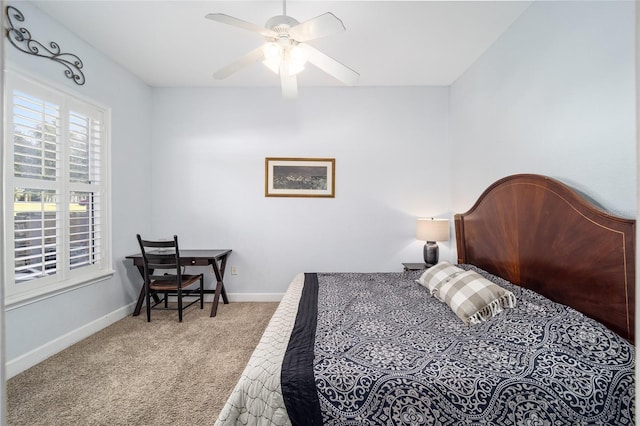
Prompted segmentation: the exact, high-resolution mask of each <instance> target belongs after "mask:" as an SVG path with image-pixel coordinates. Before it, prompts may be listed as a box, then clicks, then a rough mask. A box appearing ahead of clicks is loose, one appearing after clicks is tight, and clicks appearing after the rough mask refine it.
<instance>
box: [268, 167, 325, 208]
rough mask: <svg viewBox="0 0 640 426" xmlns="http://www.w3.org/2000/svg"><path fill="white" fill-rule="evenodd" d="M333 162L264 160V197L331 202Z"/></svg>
mask: <svg viewBox="0 0 640 426" xmlns="http://www.w3.org/2000/svg"><path fill="white" fill-rule="evenodd" d="M335 164H336V160H335V158H287V157H284V158H283V157H267V158H265V177H264V195H265V197H321V198H334V197H335V190H336V180H335V173H336V168H335Z"/></svg>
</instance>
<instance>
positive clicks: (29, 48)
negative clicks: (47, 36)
mask: <svg viewBox="0 0 640 426" xmlns="http://www.w3.org/2000/svg"><path fill="white" fill-rule="evenodd" d="M7 20H8V25H7V38H8V39H9V42H11V44H13V45H14V46H15V47H16V48H17V49H18V50H20V51H21V52H24V53H28V54H30V55H35V56H40V57H42V58H47V59H51V60H52V61H56V62H58V63H59V64H62V65H63V66H64V67H65V68H66V69H65V71H64V75H65V76H66V77H67V78H70V79H72V80H73V82H74V83H76V84H78V85H80V86H82V85H83V84H84V74H83V73H82V67H83V66H84V64H83V63H82V60H80V58H79V57H77V56H76V55H74V54H72V53H61V52H60V46H58V43H56V42H55V41H52V42H51V43H49V47H47V46H45V45H44V44H42V43H40V42H39V41H37V40H34V39H32V38H31V33H30V32H29V30H27V29H26V28H24V27H22V28H19V27H18V26H17V25H15V24H16V23H18V22H24V15H23V14H22V12H20V11H19V10H18V9H16V8H15V7H13V6H7Z"/></svg>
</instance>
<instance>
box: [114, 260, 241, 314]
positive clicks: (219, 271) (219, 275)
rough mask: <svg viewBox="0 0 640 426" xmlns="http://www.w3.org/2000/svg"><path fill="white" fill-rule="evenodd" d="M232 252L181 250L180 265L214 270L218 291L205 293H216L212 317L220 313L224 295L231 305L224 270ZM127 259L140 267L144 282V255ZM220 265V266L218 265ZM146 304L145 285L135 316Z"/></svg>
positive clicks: (225, 301) (224, 300)
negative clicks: (209, 267)
mask: <svg viewBox="0 0 640 426" xmlns="http://www.w3.org/2000/svg"><path fill="white" fill-rule="evenodd" d="M230 253H231V250H208V249H207V250H180V264H181V265H183V266H209V265H211V268H212V269H213V273H214V274H215V276H216V289H215V290H205V291H204V292H205V293H209V294H210V293H214V294H215V296H214V297H213V304H212V305H211V315H210V316H212V317H215V316H216V312H217V311H218V302H219V301H220V296H221V295H222V302H223V303H224V304H227V303H229V299H228V298H227V292H226V290H225V289H224V282H223V278H224V270H225V268H226V266H227V257H229V254H230ZM126 259H131V260H133V264H134V265H135V266H137V267H138V271H140V276H142V277H143V280H144V261H143V260H142V254H140V253H138V254H132V255H129V256H127V257H126ZM218 264H219V265H218ZM143 303H144V284H143V285H142V290H140V296H138V303H137V304H136V308H135V309H134V311H133V316H136V315H139V314H140V310H141V309H142V304H143Z"/></svg>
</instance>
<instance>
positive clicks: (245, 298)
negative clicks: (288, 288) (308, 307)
mask: <svg viewBox="0 0 640 426" xmlns="http://www.w3.org/2000/svg"><path fill="white" fill-rule="evenodd" d="M227 296H228V297H229V302H279V301H281V300H282V297H283V296H284V293H227ZM204 300H206V301H208V302H211V301H213V294H206V295H205V297H204ZM220 300H222V298H220Z"/></svg>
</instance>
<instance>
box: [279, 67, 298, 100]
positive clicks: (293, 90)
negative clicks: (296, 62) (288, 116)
mask: <svg viewBox="0 0 640 426" xmlns="http://www.w3.org/2000/svg"><path fill="white" fill-rule="evenodd" d="M280 85H281V86H282V99H286V100H290V99H295V98H297V97H298V79H297V78H296V76H295V75H289V74H288V73H287V72H285V71H282V70H281V71H280Z"/></svg>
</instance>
